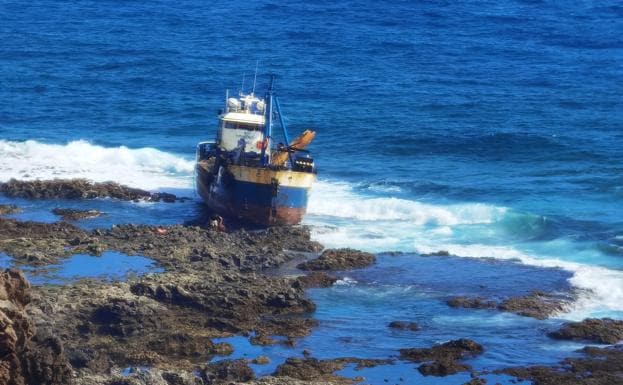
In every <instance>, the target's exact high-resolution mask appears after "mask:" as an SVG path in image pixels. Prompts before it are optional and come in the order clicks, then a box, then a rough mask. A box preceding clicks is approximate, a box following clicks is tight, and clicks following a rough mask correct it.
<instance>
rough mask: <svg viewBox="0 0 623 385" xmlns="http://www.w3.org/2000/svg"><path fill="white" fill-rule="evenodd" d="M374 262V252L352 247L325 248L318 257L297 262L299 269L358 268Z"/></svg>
mask: <svg viewBox="0 0 623 385" xmlns="http://www.w3.org/2000/svg"><path fill="white" fill-rule="evenodd" d="M375 262H376V258H375V257H374V254H370V253H366V252H363V251H359V250H354V249H327V250H325V251H323V252H322V254H321V255H320V257H318V258H317V259H313V260H311V261H307V262H304V263H301V264H299V265H298V266H297V267H298V268H299V269H301V270H348V269H360V268H364V267H366V266H370V265H371V264H373V263H375Z"/></svg>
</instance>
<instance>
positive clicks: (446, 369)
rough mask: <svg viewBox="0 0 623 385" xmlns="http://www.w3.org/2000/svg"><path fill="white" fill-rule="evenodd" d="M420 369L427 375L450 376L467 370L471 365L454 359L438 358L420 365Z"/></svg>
mask: <svg viewBox="0 0 623 385" xmlns="http://www.w3.org/2000/svg"><path fill="white" fill-rule="evenodd" d="M417 369H418V371H419V372H420V373H422V374H423V375H425V376H438V377H443V376H449V375H451V374H456V373H458V372H466V371H469V370H470V369H471V367H470V366H469V365H466V364H463V363H461V362H458V361H455V360H452V359H437V360H435V361H431V362H426V363H423V364H422V365H420V366H419V367H418V368H417Z"/></svg>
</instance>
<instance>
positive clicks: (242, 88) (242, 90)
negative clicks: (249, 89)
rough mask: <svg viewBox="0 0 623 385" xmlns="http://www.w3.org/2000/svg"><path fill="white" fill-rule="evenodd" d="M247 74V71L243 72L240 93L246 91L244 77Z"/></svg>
mask: <svg viewBox="0 0 623 385" xmlns="http://www.w3.org/2000/svg"><path fill="white" fill-rule="evenodd" d="M245 75H246V72H243V73H242V85H241V86H240V93H241V94H242V93H244V77H245Z"/></svg>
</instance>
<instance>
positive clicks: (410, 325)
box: [387, 321, 420, 332]
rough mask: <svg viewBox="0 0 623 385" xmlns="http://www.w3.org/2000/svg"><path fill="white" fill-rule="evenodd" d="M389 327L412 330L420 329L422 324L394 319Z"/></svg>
mask: <svg viewBox="0 0 623 385" xmlns="http://www.w3.org/2000/svg"><path fill="white" fill-rule="evenodd" d="M387 327H389V328H391V329H398V330H410V331H412V332H414V331H418V330H420V326H419V325H418V324H417V323H415V322H409V321H392V322H390V323H389V325H387Z"/></svg>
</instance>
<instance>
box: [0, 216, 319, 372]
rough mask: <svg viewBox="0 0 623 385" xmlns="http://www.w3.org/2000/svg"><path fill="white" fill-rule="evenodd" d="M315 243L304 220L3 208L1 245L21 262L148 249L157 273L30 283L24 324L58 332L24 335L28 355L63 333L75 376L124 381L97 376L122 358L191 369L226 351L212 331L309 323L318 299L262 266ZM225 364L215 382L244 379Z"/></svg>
mask: <svg viewBox="0 0 623 385" xmlns="http://www.w3.org/2000/svg"><path fill="white" fill-rule="evenodd" d="M319 248H321V246H320V245H319V244H318V243H317V242H313V241H311V240H310V237H309V230H308V229H307V228H304V227H289V228H271V229H268V230H261V231H246V230H244V229H241V230H238V231H234V232H232V233H225V232H216V231H213V230H210V229H204V228H201V227H198V226H182V225H176V226H134V225H123V226H113V227H112V228H111V229H106V230H101V229H100V230H93V231H87V230H83V229H81V228H78V227H76V226H73V225H71V224H69V223H65V222H58V223H48V224H46V223H36V222H22V221H17V220H12V219H6V218H0V251H3V252H5V253H7V254H8V255H10V256H11V257H13V259H14V260H15V261H16V263H17V264H18V265H24V266H46V265H49V264H55V263H58V262H59V261H60V260H61V259H63V258H65V257H69V256H71V255H73V254H76V253H90V254H95V255H97V254H98V253H101V252H103V251H105V250H115V251H120V252H124V253H127V254H129V255H142V256H146V257H149V258H152V259H153V260H155V261H156V262H157V263H158V264H159V265H160V266H161V267H163V268H164V272H163V273H158V274H147V275H144V276H141V277H131V278H130V279H128V280H127V281H126V282H105V281H100V280H95V279H93V280H89V279H86V280H82V281H77V282H74V283H71V284H68V285H64V286H56V285H44V286H37V287H34V288H33V289H31V294H32V301H31V306H30V307H29V309H28V319H29V320H30V321H29V322H30V323H31V324H33V325H32V326H33V329H32V330H35V329H34V328H35V325H36V328H37V329H39V330H41V331H44V332H52V333H53V334H54V335H56V336H58V339H56V340H50V339H41V340H35V339H34V338H33V339H32V341H34V342H36V343H37V344H38V345H37V346H38V348H37V350H36V351H37V352H41V353H38V354H39V355H38V356H33V357H36V362H40V363H41V365H45V364H46V363H49V362H51V361H50V360H49V359H47V358H46V357H47V356H50V354H51V353H46V354H47V356H42V355H41V354H44V353H45V352H54V351H56V352H58V351H59V349H60V348H59V346H61V345H59V344H58V343H60V341H62V344H63V345H64V346H63V347H62V352H63V354H64V356H66V357H67V359H66V362H69V363H71V367H73V370H74V373H75V374H76V375H77V380H76V381H77V383H80V382H81V381H83V380H82V379H84V382H83V383H90V382H89V381H91V383H98V381H101V383H108V382H110V381H113V382H114V381H117V382H119V381H122V382H123V381H125V379H123V378H118V379H114V378H112V377H111V376H110V375H108V376H107V375H106V374H107V373H111V371H112V372H114V370H115V368H123V367H128V366H140V367H150V368H153V369H154V370H168V371H169V372H170V371H184V370H187V371H192V370H193V369H196V368H197V367H199V366H200V365H202V364H204V363H205V362H208V361H209V360H210V359H212V358H214V357H217V356H226V355H229V354H231V353H232V351H233V348H232V346H231V345H229V344H227V343H218V344H216V343H214V342H213V339H214V338H217V337H227V336H231V335H233V334H242V335H249V334H251V333H256V334H257V335H260V336H274V335H279V336H283V337H285V340H286V341H287V342H288V343H289V344H292V345H293V344H296V339H297V338H300V337H303V336H306V335H308V334H309V333H310V332H311V329H312V328H313V327H314V326H316V325H317V322H316V321H315V320H313V319H311V318H310V312H312V311H313V310H314V309H315V306H314V304H313V303H312V302H311V301H310V300H308V299H307V298H306V296H305V287H304V285H303V284H302V283H301V282H300V281H299V280H298V279H296V278H284V277H275V276H266V275H264V274H263V273H262V271H263V270H264V269H267V268H272V267H276V266H279V265H280V264H282V263H284V262H286V261H289V260H290V259H292V258H293V255H294V254H296V253H297V252H313V251H317V250H319ZM290 250H292V252H291V251H290ZM28 330H30V329H28ZM31 334H33V335H34V333H31ZM283 337H282V338H281V339H280V340H283ZM267 338H268V337H267ZM34 342H33V343H34ZM56 342H58V343H56ZM55 343H56V345H55ZM33 346H34V345H33ZM33 354H34V353H33ZM21 356H24V355H23V354H22V355H21ZM29 362H31V361H29ZM55 365H56V364H55ZM67 365H69V364H67ZM232 365H234V366H233V367H232V369H231V370H229V369H228V370H225V369H223V370H225V372H227V373H229V374H227V375H222V372H223V370H221V371H220V372H219V371H216V372H214V373H216V374H215V376H216V377H214V381H217V382H218V381H220V380H223V379H224V380H225V381H227V382H232V381H239V380H241V378H244V379H247V377H244V376H243V377H236V375H234V374H233V373H234V371H233V368H234V367H235V366H236V365H238V364H232ZM29 370H31V372H33V373H36V372H37V370H39V369H37V367H36V366H33V367H32V368H31V369H29ZM6 371H7V372H8V369H7V370H6ZM39 371H41V370H39ZM13 372H14V370H13V369H11V373H13ZM206 373H207V372H206ZM219 373H221V374H219ZM98 376H99V377H98ZM170 376H172V374H171V375H170ZM154 378H156V380H157V381H159V382H156V383H163V382H162V381H163V379H162V378H160V377H158V376H156V377H153V376H151V377H150V376H147V375H145V374H140V375H139V374H138V373H137V374H135V375H134V376H133V377H132V379H131V381H134V382H135V383H142V382H145V381H147V382H146V383H148V381H152V380H154ZM206 378H208V376H207V375H206ZM210 378H212V377H210ZM87 379H88V380H87ZM211 381H212V380H211ZM122 382H120V383H122ZM0 383H1V382H0ZM41 383H45V382H41ZM164 383H167V382H164Z"/></svg>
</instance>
